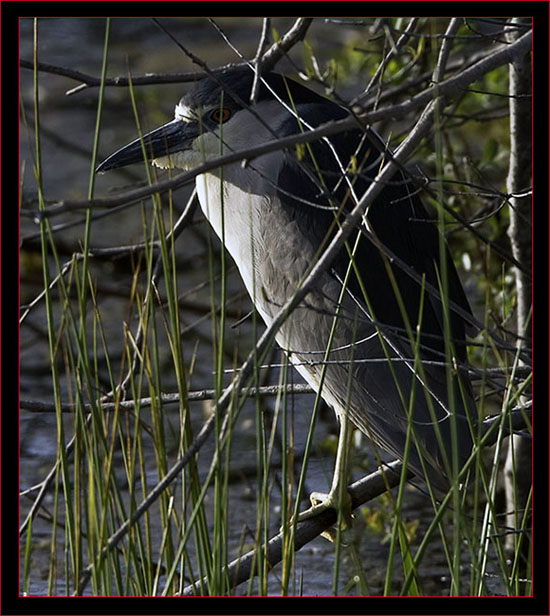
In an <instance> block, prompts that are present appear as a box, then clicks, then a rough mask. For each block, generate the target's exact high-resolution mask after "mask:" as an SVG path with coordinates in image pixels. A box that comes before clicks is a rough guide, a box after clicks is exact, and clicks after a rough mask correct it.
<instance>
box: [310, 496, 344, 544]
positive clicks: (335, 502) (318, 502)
mask: <svg viewBox="0 0 550 616" xmlns="http://www.w3.org/2000/svg"><path fill="white" fill-rule="evenodd" d="M309 500H310V501H311V507H310V508H309V509H306V510H305V511H302V512H301V513H299V514H298V522H302V521H303V520H308V519H309V518H313V517H315V516H317V515H319V514H320V513H322V512H323V511H326V510H327V509H334V510H335V511H336V512H337V513H338V512H339V511H340V512H341V514H342V516H341V520H340V530H341V531H344V530H348V529H349V528H351V524H352V514H351V511H352V508H351V496H350V495H349V492H348V491H347V490H345V491H344V493H343V495H342V498H339V495H338V492H337V491H331V492H329V493H328V494H325V493H323V492H312V493H311V494H310V496H309ZM337 532H338V528H337V525H334V526H331V527H330V528H328V529H327V530H325V531H323V532H322V533H321V535H322V536H323V537H325V539H328V540H329V541H330V542H332V543H334V541H335V539H336V534H337Z"/></svg>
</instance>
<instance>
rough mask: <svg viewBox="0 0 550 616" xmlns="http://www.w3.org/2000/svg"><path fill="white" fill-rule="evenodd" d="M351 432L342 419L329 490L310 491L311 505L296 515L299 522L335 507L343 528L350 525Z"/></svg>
mask: <svg viewBox="0 0 550 616" xmlns="http://www.w3.org/2000/svg"><path fill="white" fill-rule="evenodd" d="M352 433H353V432H352V430H351V428H350V427H349V426H348V425H347V421H346V420H344V425H341V428H340V434H339V436H338V449H337V452H336V462H335V465H334V474H333V476H332V485H331V487H330V491H329V493H328V494H325V493H323V492H312V493H311V494H310V497H309V498H310V501H311V505H312V506H311V507H310V508H309V509H306V511H302V512H301V513H300V514H299V515H298V521H299V522H301V521H302V520H307V519H308V518H311V517H314V516H315V515H317V514H318V513H320V512H321V511H325V510H326V509H335V510H336V511H341V512H342V518H343V526H344V528H347V527H349V526H350V525H351V497H350V495H349V493H348V491H347V480H348V468H347V466H348V464H347V458H348V452H349V447H350V444H351V437H352ZM323 534H324V533H323Z"/></svg>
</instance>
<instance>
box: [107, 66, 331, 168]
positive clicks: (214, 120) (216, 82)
mask: <svg viewBox="0 0 550 616" xmlns="http://www.w3.org/2000/svg"><path fill="white" fill-rule="evenodd" d="M253 83H254V71H253V70H252V69H251V68H250V67H238V68H228V69H224V70H221V71H217V72H215V73H213V74H212V75H210V76H208V77H206V78H204V79H202V80H200V81H199V82H198V83H197V84H196V85H195V86H194V87H193V88H192V89H191V90H190V92H188V93H187V94H186V95H185V96H184V97H183V98H182V99H181V100H180V101H179V103H178V104H177V105H176V110H175V117H174V119H173V120H172V121H171V122H168V123H167V124H165V125H164V126H161V127H160V128H157V129H155V130H153V131H152V132H150V133H148V134H147V135H144V136H143V139H136V140H135V141H133V142H132V143H129V144H128V145H126V146H125V147H123V148H121V149H120V150H118V151H116V152H115V153H114V154H111V156H109V157H108V158H107V159H106V160H104V161H103V162H102V163H101V164H100V165H99V167H98V168H97V171H98V172H102V171H108V170H109V169H117V168H119V167H124V166H126V165H130V164H132V163H136V162H140V161H143V160H144V157H145V158H147V159H149V160H152V162H153V164H155V165H157V166H158V167H162V168H179V169H192V168H194V167H196V166H198V165H200V164H201V163H204V162H205V161H207V160H210V159H212V158H216V157H219V156H221V155H223V154H227V153H229V152H232V151H238V150H241V149H243V150H244V149H246V148H248V147H251V146H255V145H259V144H261V143H265V141H267V140H270V139H275V138H277V137H282V136H285V135H288V134H292V133H295V132H298V130H300V127H299V122H297V121H296V120H295V119H294V115H296V114H297V115H300V117H301V112H302V111H303V110H304V109H306V108H309V109H311V108H313V107H317V106H319V105H321V106H324V107H326V106H327V104H328V105H329V106H330V107H331V108H332V111H333V116H341V115H342V113H343V112H341V111H340V110H341V108H340V107H339V106H338V105H334V104H333V103H330V102H329V101H327V100H326V99H324V98H322V97H320V96H318V95H317V94H315V93H314V92H313V91H311V90H309V89H308V88H305V87H303V86H301V85H300V84H298V83H296V82H294V81H292V80H289V79H286V78H285V77H283V76H281V75H278V74H276V73H266V74H262V78H261V81H260V84H259V88H258V90H257V92H256V97H255V99H254V101H253V102H252V103H251V102H250V101H251V94H252V91H253ZM321 120H323V121H326V119H325V118H324V117H323V118H321ZM317 123H318V122H317Z"/></svg>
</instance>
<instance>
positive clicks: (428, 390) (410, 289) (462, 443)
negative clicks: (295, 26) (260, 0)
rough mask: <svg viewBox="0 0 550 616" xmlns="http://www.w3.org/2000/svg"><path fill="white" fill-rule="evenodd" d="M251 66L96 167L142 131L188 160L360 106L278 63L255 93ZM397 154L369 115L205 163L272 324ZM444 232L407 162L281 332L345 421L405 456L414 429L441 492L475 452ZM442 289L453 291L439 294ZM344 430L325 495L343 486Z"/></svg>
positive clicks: (222, 216)
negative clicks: (345, 126)
mask: <svg viewBox="0 0 550 616" xmlns="http://www.w3.org/2000/svg"><path fill="white" fill-rule="evenodd" d="M253 81H254V72H253V70H252V69H251V68H249V67H244V68H228V69H225V70H222V71H218V72H216V73H214V74H212V75H209V76H208V77H205V78H204V79H202V80H201V81H199V82H198V83H197V84H196V85H195V86H194V88H193V89H192V90H191V91H190V92H189V93H188V94H186V95H185V96H184V97H183V98H182V99H181V101H180V102H179V103H178V104H177V105H176V112H175V119H174V120H173V121H171V122H169V123H168V124H166V125H164V126H162V127H160V128H158V129H156V130H154V131H153V132H151V133H149V134H148V135H145V136H144V137H143V142H142V141H141V140H139V139H137V140H135V141H134V142H132V143H130V144H129V145H127V146H126V147H124V148H122V149H120V150H118V151H117V152H115V153H114V154H112V155H111V156H110V157H109V158H107V159H106V160H105V161H104V162H103V163H102V164H101V165H100V166H99V167H98V171H106V170H109V169H115V168H118V167H123V166H125V165H129V164H130V163H135V162H138V161H140V160H143V148H142V143H143V144H144V147H145V151H146V152H147V156H148V158H150V159H152V160H153V163H154V164H155V165H157V166H158V167H162V168H178V169H185V170H190V169H193V168H194V167H197V166H198V165H200V164H202V163H204V162H205V161H209V160H212V159H215V158H217V157H219V156H220V155H223V154H227V153H230V152H234V151H238V150H245V149H246V148H249V147H251V146H258V145H260V144H263V143H265V142H267V141H270V140H273V139H275V138H279V137H286V136H288V135H294V134H297V133H300V132H307V131H310V130H311V129H313V128H315V127H317V126H319V125H321V124H324V123H326V122H330V121H334V120H339V119H342V118H346V117H348V111H347V110H346V109H345V108H343V107H341V106H340V105H338V104H335V103H333V102H331V101H329V100H327V99H325V98H323V97H322V96H319V95H318V94H316V93H314V92H313V91H311V90H309V89H308V88H305V87H303V86H301V85H300V84H298V83H296V82H294V81H291V80H290V79H286V78H285V77H283V76H281V75H278V74H275V73H266V74H262V75H261V82H260V85H259V89H257V92H256V98H255V100H254V101H253V102H252V103H250V100H251V92H252V90H253ZM385 152H386V153H385ZM386 157H387V150H385V147H384V143H383V141H381V140H378V138H377V137H376V135H375V134H373V133H372V132H366V131H365V130H362V129H361V127H360V125H359V124H358V125H357V129H353V130H347V131H346V132H344V133H340V134H337V135H334V136H332V137H330V138H325V139H319V140H317V141H315V142H312V143H309V144H307V145H301V146H299V147H293V148H290V149H287V150H280V151H275V152H271V153H267V154H265V155H262V156H259V157H257V158H254V159H253V160H252V161H247V162H246V164H245V163H243V162H242V161H239V162H234V163H231V164H226V165H225V166H223V168H216V169H213V170H211V171H208V172H206V173H203V174H201V175H199V176H197V178H196V186H197V191H198V196H199V200H200V204H201V207H202V210H203V212H204V214H205V216H206V217H207V219H208V220H209V221H210V224H211V225H212V227H213V228H214V230H215V232H216V233H217V235H218V236H219V238H220V239H221V240H222V241H223V243H224V245H225V247H226V248H227V249H228V251H229V252H230V254H231V256H232V257H233V259H234V260H235V262H236V264H237V266H238V268H239V271H240V273H241V276H242V278H243V281H244V284H245V285H246V288H247V290H248V293H249V294H250V296H251V298H252V301H253V303H254V305H255V307H256V310H257V311H258V312H259V314H260V315H261V317H262V318H263V320H264V321H265V322H266V324H268V325H269V324H270V322H271V321H272V320H273V318H274V315H276V314H277V312H278V311H279V310H280V308H281V307H282V306H283V305H284V304H285V303H286V302H287V300H289V298H290V297H291V296H292V295H293V293H295V291H296V289H297V288H298V287H299V286H300V284H301V283H302V281H303V279H304V276H305V275H306V273H307V272H308V270H309V268H310V266H311V264H312V263H314V262H315V261H316V260H317V259H318V258H319V255H320V253H321V251H322V249H323V247H324V246H326V245H327V242H328V241H329V240H330V238H331V237H332V236H333V235H334V233H335V232H336V231H337V230H338V227H339V224H340V223H341V221H342V220H343V218H344V217H345V216H346V213H348V212H349V211H350V210H351V208H352V207H353V206H354V205H356V203H357V202H358V200H359V199H360V198H361V197H362V196H363V194H364V193H365V191H366V190H367V188H368V187H369V186H370V184H371V183H372V181H373V179H374V178H375V177H376V174H377V172H378V171H379V169H380V168H381V166H382V165H383V163H384V162H385V159H386ZM374 236H376V238H377V240H376V241H375V242H373V237H374ZM380 246H382V247H383V248H382V249H381V248H380ZM442 246H444V244H443V243H442V242H441V238H440V236H439V232H438V230H437V228H436V226H435V225H434V224H433V222H430V220H429V217H428V214H427V212H426V210H425V209H424V207H423V205H422V203H421V201H420V199H419V196H418V194H417V191H416V190H415V188H414V187H413V186H412V185H411V184H410V183H409V182H408V181H406V180H405V177H404V175H403V173H402V172H401V171H399V172H397V173H396V174H395V175H394V176H393V179H392V180H391V181H390V182H388V183H387V185H385V186H384V188H383V190H382V192H381V194H380V195H379V196H378V198H377V199H376V200H375V201H374V202H373V203H372V205H371V206H370V207H369V209H368V213H367V221H363V224H362V225H359V226H358V227H357V229H356V231H355V233H354V234H353V235H352V237H350V238H349V240H348V244H347V246H346V248H343V249H342V250H341V252H340V254H339V255H338V256H337V258H336V259H335V260H334V261H333V262H332V264H331V266H330V268H329V270H328V271H326V272H324V273H323V275H322V276H321V277H320V278H318V279H317V282H316V284H315V286H314V288H313V290H312V291H310V292H309V293H308V294H307V296H306V297H305V299H304V300H303V301H302V302H301V303H300V305H299V306H298V307H297V309H296V310H295V311H294V312H293V313H292V315H291V317H290V318H289V319H288V320H287V321H286V322H285V324H284V325H283V326H282V327H281V328H280V330H279V332H278V334H277V337H276V338H277V341H278V343H279V345H280V346H281V347H282V348H283V349H284V350H285V351H286V353H287V354H288V356H289V357H290V359H291V360H292V362H293V363H294V365H295V366H296V369H297V370H298V372H299V373H300V374H301V375H302V376H303V377H304V378H305V380H306V381H307V382H308V383H309V384H310V385H311V386H312V387H313V388H314V389H315V390H318V389H319V387H320V383H321V379H323V380H322V397H323V398H324V399H325V401H326V402H327V403H328V404H329V405H330V406H331V407H332V408H333V409H334V411H335V412H336V415H337V417H338V419H339V421H340V424H342V423H343V421H344V419H345V418H346V417H347V418H348V419H349V420H350V421H351V423H352V424H353V426H355V427H356V428H359V430H361V431H362V432H363V433H364V434H366V435H367V436H368V437H369V438H370V439H371V440H372V442H373V443H374V444H375V445H378V446H380V447H382V448H383V449H384V450H386V451H388V452H390V453H391V454H394V455H395V456H397V457H398V458H401V459H403V456H404V452H405V449H406V443H407V442H408V443H410V447H408V448H407V449H408V468H409V469H410V470H412V471H413V472H414V473H415V474H416V475H418V476H419V477H420V478H423V479H424V480H425V481H426V482H428V483H429V484H430V485H431V486H432V487H433V488H434V489H435V490H436V492H437V493H440V492H441V491H445V490H446V489H448V487H449V484H450V482H449V478H450V477H455V476H456V473H457V470H458V469H459V468H460V467H461V466H462V465H463V463H464V461H465V460H466V458H467V457H468V455H469V453H470V451H471V447H472V438H471V426H470V420H469V418H470V419H471V418H473V417H475V413H474V410H475V407H474V403H473V398H472V393H471V387H470V383H469V381H468V378H467V376H466V375H465V374H464V373H463V372H464V371H463V370H462V368H461V367H463V366H464V364H465V361H466V346H465V326H466V323H465V321H464V320H463V318H462V317H461V316H460V315H459V314H457V311H455V310H453V306H455V307H456V306H459V307H460V308H461V309H462V310H463V311H466V312H469V310H470V308H469V306H468V302H467V300H466V297H465V295H464V292H463V289H462V286H461V284H460V281H459V279H458V276H457V273H456V271H455V269H454V266H453V264H452V261H451V259H450V256H449V255H448V253H447V249H446V248H443V249H442ZM384 247H385V249H386V251H387V252H386V254H384ZM442 253H444V254H442ZM388 255H389V256H388ZM403 263H404V264H406V265H407V266H408V267H409V268H412V270H413V271H414V272H415V273H416V274H417V276H416V277H413V276H411V275H410V271H409V272H407V271H406V268H403V267H402V265H403ZM444 264H445V265H444ZM443 266H444V267H446V272H443V270H442V267H443ZM441 288H446V297H447V299H448V301H447V300H445V301H441V299H440V297H441V296H438V289H441ZM458 312H460V311H458ZM322 375H323V376H322ZM344 441H345V439H342V438H340V444H339V448H338V454H337V459H336V470H335V473H334V479H333V483H332V488H331V492H330V494H329V498H328V499H327V500H326V503H325V505H331V504H334V499H335V498H336V490H337V489H338V485H339V484H338V481H339V478H340V477H341V469H340V465H341V461H342V457H343V451H344V447H345V446H346V443H345V442H344Z"/></svg>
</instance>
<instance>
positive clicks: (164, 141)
mask: <svg viewBox="0 0 550 616" xmlns="http://www.w3.org/2000/svg"><path fill="white" fill-rule="evenodd" d="M198 135H199V131H198V127H197V126H196V125H194V124H191V123H188V122H183V121H181V120H172V121H171V122H168V124H165V125H164V126H161V127H159V128H156V129H155V130H153V131H151V132H150V133H148V134H146V135H144V136H143V139H136V140H134V141H132V142H131V143H129V144H128V145H125V146H124V147H123V148H120V150H117V151H116V152H114V154H111V155H110V156H109V157H108V158H106V159H105V160H104V161H103V162H102V163H101V164H100V165H99V166H98V167H97V169H96V170H95V171H96V173H101V172H103V171H109V170H110V169H118V168H120V167H126V165H131V164H132V163H138V162H140V161H143V160H152V159H154V158H159V157H161V156H167V155H168V154H173V153H175V152H180V151H182V150H185V149H187V148H189V147H190V145H191V143H192V141H193V140H194V139H195V138H196V137H197V136H198Z"/></svg>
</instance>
